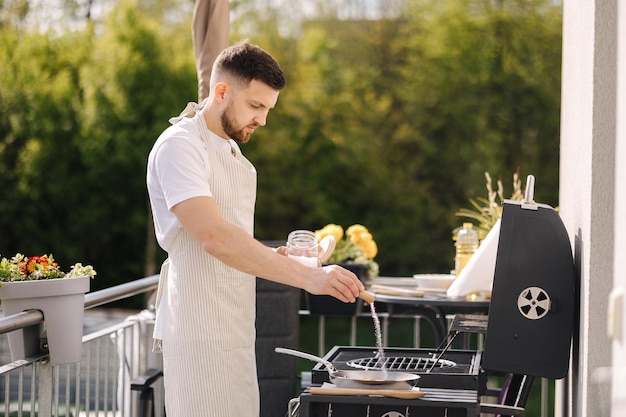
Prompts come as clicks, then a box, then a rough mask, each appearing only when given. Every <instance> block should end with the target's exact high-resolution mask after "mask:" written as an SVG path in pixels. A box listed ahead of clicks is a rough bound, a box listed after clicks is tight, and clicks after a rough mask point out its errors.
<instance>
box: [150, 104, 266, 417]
mask: <svg viewBox="0 0 626 417" xmlns="http://www.w3.org/2000/svg"><path fill="white" fill-rule="evenodd" d="M196 120H199V124H200V126H201V131H202V134H203V140H204V143H205V146H206V147H207V152H208V155H209V161H210V163H211V167H212V173H213V175H212V176H211V178H210V179H209V184H210V186H211V191H212V192H213V196H214V199H215V201H216V203H217V204H218V206H219V208H220V210H221V212H222V215H223V216H224V218H225V219H226V220H227V221H228V222H230V223H232V224H234V225H236V226H238V227H240V228H241V229H243V230H244V231H246V232H247V233H249V234H250V235H252V233H253V221H254V204H255V199H256V171H255V169H254V167H253V166H252V164H251V163H250V162H249V161H248V160H247V159H246V158H245V157H244V156H243V155H241V154H240V153H237V155H236V156H233V155H232V154H231V153H230V152H228V151H227V152H224V151H223V150H218V149H216V148H214V147H213V146H212V144H211V141H210V139H209V137H208V131H207V130H206V125H205V124H204V120H203V119H202V117H201V116H200V117H199V118H196ZM168 255H169V265H166V271H164V274H162V279H161V281H165V282H161V283H160V284H161V285H163V284H166V286H167V291H166V294H167V295H166V297H167V299H166V303H167V305H168V308H167V311H168V313H167V316H166V317H167V319H166V320H165V323H164V325H163V348H162V351H163V364H164V378H165V407H166V413H167V416H168V417H211V416H215V417H217V416H220V417H223V416H226V417H242V416H246V417H248V416H252V417H255V416H258V415H259V388H258V382H257V374H256V359H255V348H254V343H255V325H254V321H255V303H256V295H255V286H256V281H255V277H254V276H252V275H248V274H244V273H242V272H240V271H238V270H236V269H233V268H231V267H229V266H227V265H225V264H223V263H222V262H220V261H219V260H218V259H216V258H214V257H213V256H211V255H209V254H207V253H206V252H204V251H203V250H202V248H201V247H200V245H199V244H198V243H197V242H196V241H194V240H193V239H192V238H191V236H190V235H189V234H188V233H187V232H186V231H185V230H184V229H181V230H180V232H179V233H178V235H177V237H176V239H175V241H174V243H173V245H172V248H171V249H170V251H169V252H168ZM163 275H165V276H166V277H165V280H163V278H164V277H163Z"/></svg>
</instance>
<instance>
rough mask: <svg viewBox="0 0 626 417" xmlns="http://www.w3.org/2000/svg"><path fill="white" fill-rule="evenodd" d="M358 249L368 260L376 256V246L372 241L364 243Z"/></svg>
mask: <svg viewBox="0 0 626 417" xmlns="http://www.w3.org/2000/svg"><path fill="white" fill-rule="evenodd" d="M370 236H371V235H370ZM359 247H360V248H361V250H362V251H363V255H365V257H366V258H368V259H373V258H374V257H375V256H376V255H377V254H378V245H376V242H374V240H368V241H364V242H363V243H362V244H361V245H359Z"/></svg>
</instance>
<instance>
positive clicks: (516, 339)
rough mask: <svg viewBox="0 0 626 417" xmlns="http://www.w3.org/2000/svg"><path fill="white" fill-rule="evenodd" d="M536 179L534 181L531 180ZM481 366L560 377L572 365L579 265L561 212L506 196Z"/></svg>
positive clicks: (495, 369)
mask: <svg viewBox="0 0 626 417" xmlns="http://www.w3.org/2000/svg"><path fill="white" fill-rule="evenodd" d="M527 184H531V185H532V181H527ZM502 209H503V210H502V224H501V229H500V239H499V243H498V252H497V257H496V268H495V273H494V282H493V291H492V295H491V305H490V307H489V319H488V325H487V336H486V340H485V350H484V353H483V362H482V366H483V368H484V369H486V370H492V371H500V372H512V373H516V374H525V375H531V376H536V377H544V378H555V379H560V378H563V377H564V376H565V375H567V371H568V368H569V355H570V344H571V339H572V333H573V324H574V301H575V288H576V287H575V285H576V281H575V269H574V260H573V257H572V250H571V245H570V241H569V237H568V234H567V231H566V229H565V226H564V225H563V222H562V221H561V219H560V217H559V215H558V213H557V212H556V211H554V209H552V207H549V206H547V205H544V204H537V203H535V202H534V201H532V193H531V196H530V198H529V197H528V194H527V198H526V200H525V201H523V202H519V201H510V200H505V201H504V203H503V207H502Z"/></svg>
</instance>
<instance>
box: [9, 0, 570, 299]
mask: <svg viewBox="0 0 626 417" xmlns="http://www.w3.org/2000/svg"><path fill="white" fill-rule="evenodd" d="M181 3H184V6H185V7H187V8H188V7H189V5H190V4H191V3H190V2H180V1H179V2H176V1H171V3H170V2H167V1H161V2H159V3H158V4H159V8H158V12H156V11H155V10H150V8H149V7H147V5H146V4H145V2H143V3H141V4H139V3H127V2H121V3H118V4H117V5H116V6H115V7H114V8H113V9H112V10H111V11H110V12H108V13H107V14H106V16H105V18H103V19H102V20H100V21H93V20H89V19H87V21H86V22H85V24H84V25H83V26H81V28H80V29H76V28H72V30H69V29H68V30H65V31H59V30H58V28H56V29H55V31H54V32H52V31H49V32H41V31H39V30H34V29H31V30H29V29H28V27H27V26H25V25H24V24H23V23H20V24H18V23H16V22H23V21H24V18H23V16H22V15H23V14H24V13H25V12H24V11H23V9H21V8H19V7H18V6H19V5H20V4H21V3H18V2H14V3H11V2H9V3H6V5H11V4H14V6H15V7H14V8H15V10H18V11H19V12H15V13H21V14H20V15H19V16H17V15H15V14H13V15H11V16H12V17H11V16H10V18H9V17H7V13H8V12H7V7H8V6H7V7H5V8H4V9H2V8H0V11H1V12H3V14H0V23H1V24H0V37H1V39H0V62H2V71H0V178H1V179H2V184H3V198H2V201H1V202H0V254H2V255H11V254H12V253H15V252H18V251H20V252H25V253H26V252H27V253H49V252H53V253H54V255H55V257H56V258H57V260H58V261H59V262H60V263H61V264H62V265H69V264H71V263H73V262H75V261H81V262H86V263H90V264H92V265H94V266H95V267H96V269H97V270H98V279H97V280H96V281H94V283H95V285H96V286H97V287H108V286H110V285H113V284H115V283H119V282H123V281H128V280H132V279H136V278H139V277H142V276H144V275H145V274H146V273H147V272H146V271H151V270H152V269H151V268H154V267H156V265H157V264H158V263H159V262H160V261H161V260H162V258H163V256H164V254H163V253H162V252H159V253H157V255H156V256H154V257H153V255H151V254H150V251H149V250H148V248H150V247H151V245H154V238H153V237H151V236H150V235H149V227H148V225H149V222H150V214H149V212H148V209H147V207H148V204H147V196H146V189H145V167H146V159H147V154H148V152H149V149H150V147H151V146H152V143H153V142H154V140H155V139H156V138H157V136H158V135H159V134H160V132H161V131H162V130H163V129H164V128H165V127H166V126H167V119H168V118H169V117H170V116H172V115H175V114H177V113H178V112H179V111H180V110H181V109H182V108H183V107H184V105H185V103H186V102H187V101H192V100H195V98H196V75H195V67H194V63H193V51H192V48H191V37H190V29H189V22H190V18H191V16H190V15H189V16H188V19H182V18H180V14H179V13H176V12H175V9H176V7H174V6H170V4H171V5H176V4H178V5H180V4H181ZM348 3H350V2H348ZM400 3H402V7H400V6H399V4H400ZM90 4H91V3H90ZM316 4H318V6H319V7H317V8H313V9H314V10H315V11H316V14H315V15H314V17H311V16H310V15H308V16H305V15H304V13H303V14H302V15H300V16H299V18H298V19H295V17H294V16H295V15H293V16H291V15H290V16H285V13H286V12H287V11H291V12H293V10H294V8H290V9H284V8H283V9H281V8H278V7H276V8H272V6H271V4H264V7H263V8H262V9H259V8H258V6H257V4H256V3H255V2H251V1H248V0H239V1H233V2H231V8H232V12H233V13H232V15H233V16H234V21H233V22H232V34H231V38H232V40H233V41H235V40H238V39H240V38H249V39H250V40H251V41H252V42H254V43H258V44H259V45H261V46H263V47H264V48H265V49H267V50H268V51H270V52H271V53H272V54H273V55H274V56H275V57H276V59H277V60H278V61H279V62H280V63H281V65H282V67H283V68H284V70H285V72H286V73H287V82H288V85H287V88H286V89H285V90H284V91H283V92H282V93H281V96H280V99H279V102H278V105H277V107H276V109H275V110H273V111H272V112H271V113H270V117H269V120H268V126H267V127H265V128H264V129H260V130H259V131H258V132H257V133H255V136H254V138H253V140H252V141H251V143H250V144H247V145H245V146H244V153H245V154H246V155H247V156H248V157H249V158H250V159H251V160H252V162H253V163H254V164H255V165H256V167H257V170H258V172H259V190H258V198H257V217H256V228H255V233H256V235H257V237H258V238H259V239H265V240H277V239H285V238H286V236H287V234H288V233H289V231H291V230H293V229H296V228H308V229H318V228H321V227H322V226H324V225H325V224H327V223H338V224H342V225H344V226H348V225H350V224H353V223H362V224H364V225H366V226H367V227H368V229H369V230H370V231H371V232H372V234H373V235H374V238H375V239H376V241H377V243H378V246H379V255H378V256H377V261H378V262H379V264H380V268H381V273H382V274H384V275H403V274H412V273H415V272H446V271H447V270H449V269H451V268H452V265H453V262H452V256H453V252H454V251H453V245H452V240H451V231H452V229H454V228H455V227H457V226H458V225H459V224H460V223H461V222H462V221H463V219H459V218H458V217H456V216H455V213H456V212H457V211H458V209H459V208H461V207H468V206H469V201H468V200H469V199H470V198H475V197H477V196H482V195H485V196H486V189H485V186H484V172H485V171H488V172H490V173H491V174H492V175H493V176H495V177H496V178H497V177H498V176H499V177H502V178H503V180H504V184H505V185H507V184H510V182H509V181H508V179H509V178H512V175H513V173H514V172H515V170H516V169H517V167H520V173H521V175H522V176H523V177H524V176H525V175H526V174H530V173H532V174H534V175H535V176H536V178H537V190H536V193H535V198H536V200H537V201H540V202H544V203H548V204H551V205H557V204H558V201H557V197H558V161H559V112H560V109H559V105H560V104H559V100H560V90H559V88H560V57H561V50H560V48H561V9H560V6H559V5H555V4H554V2H551V1H547V0H500V1H482V0H454V1H452V0H444V1H431V0H406V1H404V2H398V1H396V2H394V5H395V8H394V13H393V14H390V15H384V16H382V17H381V18H379V19H365V18H355V16H354V13H344V12H342V9H341V2H339V1H338V0H336V1H335V0H325V1H321V0H319V3H316ZM353 10H355V9H354V8H351V9H350V10H349V11H353ZM170 13H171V14H172V15H171V16H170ZM172 16H175V17H177V18H172ZM345 16H348V17H349V18H346V17H345ZM146 265H148V267H146Z"/></svg>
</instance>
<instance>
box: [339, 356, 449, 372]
mask: <svg viewBox="0 0 626 417" xmlns="http://www.w3.org/2000/svg"><path fill="white" fill-rule="evenodd" d="M435 361H437V360H436V359H435V358H425V357H406V356H389V357H384V358H380V357H368V358H358V359H352V360H349V361H348V362H346V364H347V365H348V366H350V367H352V368H358V369H365V370H382V369H383V365H384V369H386V370H388V371H428V370H429V369H431V367H432V366H433V363H434V362H435ZM455 366H456V363H455V362H453V361H450V360H447V359H439V360H438V361H437V364H436V366H435V369H443V368H453V367H455Z"/></svg>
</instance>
